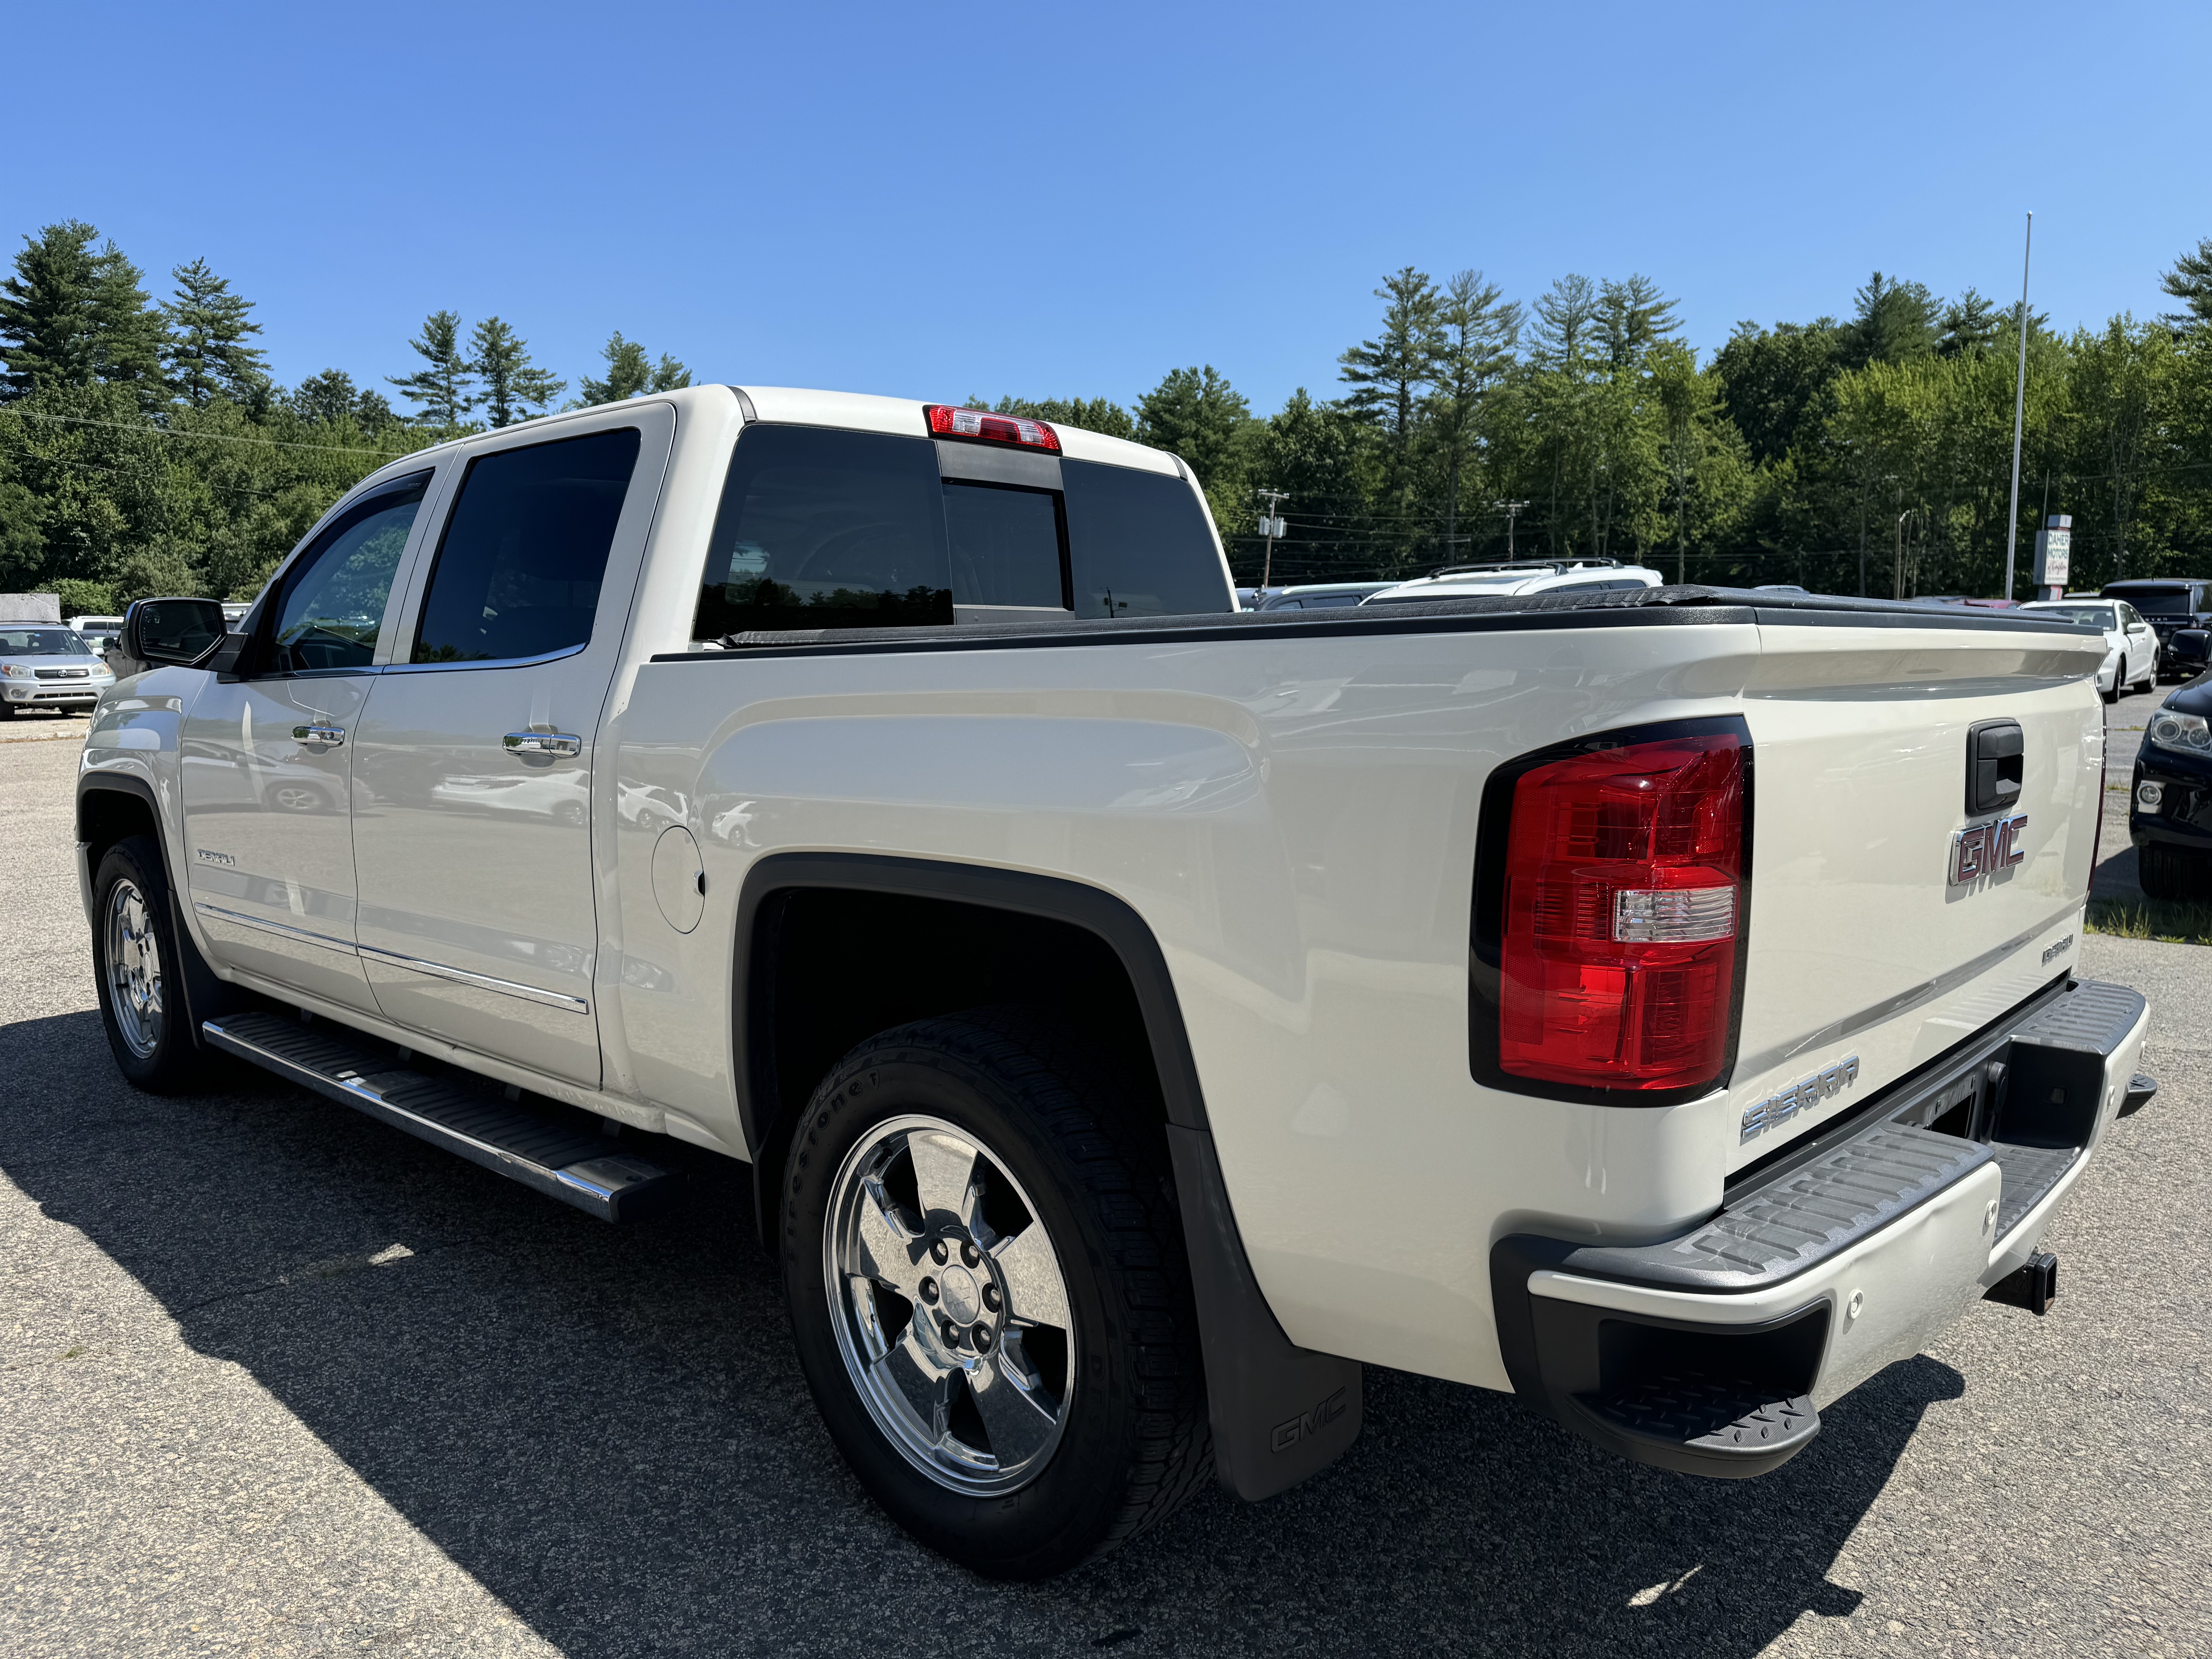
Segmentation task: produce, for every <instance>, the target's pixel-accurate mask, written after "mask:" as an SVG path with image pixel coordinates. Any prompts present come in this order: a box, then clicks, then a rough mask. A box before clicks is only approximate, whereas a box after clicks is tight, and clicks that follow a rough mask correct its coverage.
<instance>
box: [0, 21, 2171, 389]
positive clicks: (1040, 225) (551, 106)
mask: <svg viewBox="0 0 2212 1659" xmlns="http://www.w3.org/2000/svg"><path fill="white" fill-rule="evenodd" d="M9 58H10V60H11V71H10V75H9V81H10V82H11V84H10V86H9V106H10V115H9V122H8V126H9V135H10V136H9V156H8V160H7V162H6V164H5V167H4V169H0V234H4V235H5V237H6V239H7V241H8V245H9V246H20V244H18V243H16V242H15V240H14V239H15V237H16V236H17V235H19V234H21V233H22V232H25V231H29V230H32V229H33V228H36V227H37V226H39V225H40V224H43V223H46V222H49V221H52V220H54V219H58V218H64V217H70V216H75V217H79V218H84V219H89V220H91V221H92V222H94V223H95V224H97V225H98V226H99V227H100V229H101V230H102V231H104V232H106V233H107V234H111V235H112V236H113V237H114V238H115V239H116V240H118V242H119V243H120V244H121V245H122V246H123V247H124V249H125V252H128V253H129V254H130V255H131V257H132V258H134V259H136V260H137V262H138V263H139V264H141V265H142V266H143V267H144V268H145V269H146V270H147V272H148V274H149V278H154V277H161V276H162V275H163V273H166V272H167V270H168V269H169V268H170V267H171V266H172V265H174V264H178V263H179V262H180V261H183V260H185V259H189V258H192V257H193V256H195V255H204V256H205V257H206V258H207V259H208V260H209V262H210V264H213V265H214V266H215V267H216V270H219V271H221V272H222V273H223V274H224V275H226V276H228V277H229V278H230V279H231V280H232V283H233V284H234V286H235V287H236V288H237V289H239V290H240V291H241V292H243V293H245V294H246V295H248V296H249V297H251V298H252V299H253V300H255V301H257V302H258V307H259V309H258V313H257V315H258V317H259V319H260V320H261V321H262V323H263V325H264V328H265V331H266V342H265V343H266V344H267V346H268V348H269V349H270V357H271V366H272V368H274V370H275V372H276V374H277V376H278V378H279V379H280V380H285V381H287V382H291V381H295V380H299V379H300V378H301V377H302V376H304V375H307V374H312V373H313V372H315V371H317V370H319V369H321V368H325V367H327V366H337V367H339V368H345V369H346V370H348V371H349V373H351V374H354V375H355V376H356V378H357V379H362V380H369V379H373V378H377V377H381V376H383V375H386V374H402V373H404V372H406V371H407V370H408V369H409V368H410V367H411V366H412V363H411V361H410V359H411V354H410V352H409V351H408V349H407V348H406V344H405V342H406V340H407V338H408V337H409V336H410V334H412V333H413V332H414V331H416V329H418V328H419V326H420V325H421V322H422V318H423V316H424V314H425V313H428V312H429V311H431V310H433V309H436V308H439V307H451V308H453V309H455V310H458V311H459V312H460V313H462V314H463V316H464V317H465V319H468V320H470V321H471V322H473V321H474V320H476V319H478V318H481V317H483V315H485V314H486V313H498V314H500V315H501V316H503V317H505V318H506V319H507V320H508V321H509V322H511V323H513V325H515V326H516V327H517V328H519V329H520V331H522V333H523V334H524V335H525V336H526V337H527V338H528V339H529V341H530V342H531V344H532V349H533V350H534V351H535V352H536V353H537V354H538V357H539V359H540V361H541V362H545V363H546V364H547V365H548V366H550V367H551V368H553V369H554V370H555V371H556V373H559V374H564V375H566V376H568V377H569V378H570V379H571V380H574V377H575V376H576V374H578V373H579V371H586V372H589V371H592V370H593V369H595V368H596V366H597V362H598V358H597V352H598V348H599V344H600V343H602V342H603V341H604V340H605V338H606V336H607V334H608V332H609V331H610V330H612V329H616V328H619V329H621V330H622V331H623V332H624V333H626V334H627V335H629V337H632V338H634V339H637V340H641V341H642V342H643V343H645V344H646V346H647V348H648V349H650V350H652V351H653V352H655V353H658V352H660V351H664V350H666V351H672V352H674V353H675V354H676V355H677V356H679V357H680V358H682V359H683V360H684V362H687V363H689V364H690V366H691V368H692V369H693V370H694V372H695V374H697V375H698V376H699V377H700V378H702V379H707V380H751V381H755V382H758V383H763V384H798V385H809V386H833V387H838V388H843V389H848V390H854V391H870V392H888V393H892V394H895V395H902V396H910V397H922V398H959V397H964V396H967V395H969V394H970V393H973V392H981V393H984V394H986V395H988V396H996V395H999V394H1000V393H1003V392H1016V393H1020V394H1024V395H1030V396H1039V397H1042V396H1068V395H1075V396H1096V395H1102V394H1103V395H1106V396H1110V397H1113V398H1118V399H1121V400H1123V401H1127V400H1130V399H1133V398H1135V397H1136V396H1137V395H1138V394H1139V392H1142V391H1143V390H1144V389H1145V388H1146V386H1150V385H1152V383H1153V382H1155V381H1156V380H1158V378H1159V376H1160V375H1161V374H1163V373H1164V371H1165V370H1166V369H1168V368H1171V367H1173V366H1176V365H1177V364H1183V363H1194V362H1211V363H1212V364H1214V365H1216V366H1217V367H1218V368H1220V369H1221V370H1222V371H1223V372H1224V373H1225V374H1227V375H1228V376H1229V377H1230V379H1231V380H1232V381H1233V382H1234V383H1235V384H1236V385H1237V386H1238V388H1239V389H1240V390H1243V392H1246V393H1247V394H1248V395H1249V397H1250V398H1252V400H1253V403H1254V405H1255V409H1257V410H1260V411H1261V412H1266V411H1267V410H1272V409H1273V408H1275V407H1277V406H1279V404H1280V403H1281V401H1282V399H1283V398H1285V396H1286V395H1288V394H1289V392H1291V390H1292V388H1293V387H1295V386H1299V385H1301V384H1303V385H1306V386H1311V387H1312V388H1313V389H1314V390H1315V391H1316V392H1325V391H1326V390H1327V389H1328V388H1329V387H1331V386H1334V380H1335V359H1336V356H1337V354H1338V353H1339V352H1340V350H1341V349H1343V348H1344V347H1345V346H1346V344H1348V343H1352V341H1354V340H1356V339H1358V337H1360V336H1361V335H1363V334H1364V333H1368V332H1371V331H1372V329H1373V326H1374V321H1375V317H1376V311H1377V304H1376V301H1374V300H1373V299H1372V298H1371V297H1370V290H1371V289H1373V288H1374V287H1375V286H1376V283H1377V281H1378V280H1379V279H1380V277H1381V276H1383V273H1384V272H1385V271H1387V270H1392V269H1395V267H1397V266H1399V265H1401V264H1415V265H1418V266H1419V267H1420V268H1422V269H1423V270H1428V271H1431V272H1432V273H1435V274H1437V276H1443V275H1444V274H1445V273H1448V272H1449V271H1452V270H1458V269H1461V268H1462V267H1467V266H1475V267H1480V268H1481V269H1483V270H1486V271H1487V272H1488V273H1489V275H1490V276H1492V278H1494V279H1496V280H1497V281H1498V282H1499V283H1502V284H1503V285H1504V287H1505V289H1507V291H1508V292H1509V293H1510V294H1512V295H1516V296H1517V297H1520V298H1522V299H1524V300H1525V299H1529V298H1533V297H1534V295H1536V294H1537V293H1539V292H1541V289H1543V288H1544V287H1545V286H1546V284H1547V283H1549V282H1551V281H1552V280H1553V278H1554V277H1556V276H1559V275H1560V274H1561V273H1563V272H1565V271H1571V270H1574V271H1582V272H1584V273H1586V274H1588V275H1589V276H1625V275H1626V274H1628V273H1629V272H1631V271H1639V270H1640V271H1643V272H1644V273H1646V274H1648V275H1650V276H1652V277H1654V278H1655V279H1656V280H1657V281H1658V283H1660V284H1661V286H1662V288H1663V289H1665V290H1666V291H1667V292H1668V293H1669V294H1671V295H1676V296H1678V298H1679V299H1680V304H1681V314H1682V316H1683V319H1684V320H1685V322H1686V325H1687V326H1688V331H1689V335H1690V337H1691V339H1692V342H1693V343H1696V344H1697V345H1698V346H1699V347H1700V348H1701V349H1704V350H1706V351H1711V349H1713V348H1715V347H1717V345H1719V344H1720V343H1721V342H1722V341H1723V340H1724V339H1725V338H1726V337H1727V335H1728V331H1729V328H1730V326H1731V325H1733V324H1734V323H1735V321H1736V320H1738V319H1742V318H1753V319H1758V320H1759V321H1762V322H1768V321H1772V320H1773V319H1778V318H1786V319H1805V318H1810V317H1812V316H1815V315H1818V314H1820V313H1823V312H1828V313H1844V312H1847V311H1848V310H1849V308H1850V296H1851V290H1852V289H1854V288H1855V287H1856V286H1857V285H1858V284H1859V283H1863V281H1865V279H1866V276H1867V274H1868V273H1869V271H1870V270H1875V269H1876V268H1880V269H1881V270H1886V271H1891V272H1895V273H1900V274H1903V275H1905V276H1913V277H1917V278H1919V279H1920V280H1922V281H1923V282H1926V283H1929V285H1930V286H1931V287H1933V288H1934V289H1936V290H1937V291H1938V292H1939V293H1944V294H1948V293H1951V292H1954V291H1955V290H1957V289H1960V287H1963V286H1964V285H1966V284H1968V283H1972V284H1974V285H1975V286H1977V287H1978V288H1980V289H1982V290H1983V291H1984V292H1985V293H1989V294H1991V295H1995V296H1996V297H1997V298H1998V299H1999V300H2000V301H2005V302H2007V303H2009V302H2010V301H2012V300H2013V299H2015V298H2016V297H2017V295H2018V293H2019V283H2020V256H2021V213H2022V211H2023V210H2026V209H2029V208H2033V209H2034V210H2035V211H2036V250H2035V252H2036V258H2035V273H2034V292H2033V301H2034V303H2035V305H2036V306H2037V307H2038V308H2039V309H2041V310H2045V311H2047V312H2049V313H2051V318H2052V319H2053V320H2054V321H2055V322H2057V323H2058V324H2059V325H2063V326H2070V325H2075V324H2078V323H2095V322H2100V321H2102V320H2103V319H2105V318H2106V317H2107V316H2109V315H2110V314H2111V313H2113V312H2115V311H2118V310H2122V309H2132V310H2134V311H2135V312H2136V313H2137V314H2138V315H2145V314H2151V313H2155V312H2156V311H2158V310H2159V309H2160V296H2159V295H2158V291H2157V275H2158V273H2159V271H2160V270H2163V269H2164V268H2165V267H2166V265H2168V264H2170V263H2171V262H2172V258H2173V257H2174V255H2175V254H2176V253H2177V252H2180V251H2181V250H2183V249H2185V248H2189V247H2193V246H2195V245H2196V243H2197V240H2198V239H2199V238H2200V237H2203V236H2206V235H2212V199H2208V197H2212V168H2208V167H2207V163H2206V155H2207V150H2206V146H2205V143H2204V141H2203V109H2202V99H2203V70H2204V66H2205V64H2208V63H2212V8H2206V7H2203V6H2202V5H2198V6H2195V7H2189V6H2182V5H2165V6H2153V5H2129V4H2112V3H2106V4H2102V5H2100V6H2095V7H2087V6H2081V5H2079V4H2078V3H2077V4H2071V5H2064V6H2060V5H2042V4H2028V5H2006V6H1996V5H1986V6H1957V7H1944V6H1935V5H1925V4H1922V5H1890V4H1877V3H1862V4H1857V5H1850V6H1828V7H1817V8H1816V7H1809V6H1795V7H1793V6H1788V5H1776V4H1771V3H1769V4H1765V5H1705V6H1692V5H1680V4H1678V5H1674V6H1671V7H1669V6H1651V5H1641V6H1626V5H1589V4H1581V5H1577V4H1559V3H1554V4H1549V5H1519V6H1510V7H1509V6H1494V5H1492V6H1456V7H1455V6H1443V5H1382V4H1371V3H1370V4H1365V5H1337V6H1297V5H1285V6H1279V7H1272V8H1260V7H1232V6H1207V5H1203V4H1185V5H1176V6H1160V5H1152V4H1149V3H1122V4H1118V5H1115V6H1112V7H1097V6H1068V5H1065V4H1039V5H1035V6H1030V7H1024V6H1022V5H1019V4H1012V3H1000V4H996V5H989V6H982V5H963V4H937V5H912V4H908V5H899V6H877V5H872V4H866V3H850V4H845V5H841V6H834V7H833V6H817V7H806V6H793V5H788V4H785V5H778V6H750V5H728V6H714V7H706V6H702V7H680V6H669V7H653V6H630V7H620V6H608V5H597V6H591V7H562V6H557V5H539V6H534V7H529V8H524V7H477V6H469V5H465V4H446V5H440V6H424V5H415V4H407V3H400V4H395V5H388V6H385V7H380V8H349V9H343V10H340V9H334V8H319V7H305V6H297V5H293V6H286V7H281V8H280V7H268V8H224V7H221V6H203V7H195V8H177V7H173V6H162V7H155V6H144V5H134V4H127V3H126V4H120V5H115V6H110V7H105V8H97V9H94V8H78V7H67V6H46V7H40V8H36V9H21V10H18V11H16V12H15V13H14V14H13V15H12V19H11V21H10V24H9ZM153 285H154V286H155V287H156V288H157V289H159V290H161V291H163V292H166V290H167V282H166V280H165V279H163V280H161V281H158V282H156V283H154V284H153Z"/></svg>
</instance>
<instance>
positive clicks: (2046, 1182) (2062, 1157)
mask: <svg viewBox="0 0 2212 1659" xmlns="http://www.w3.org/2000/svg"><path fill="white" fill-rule="evenodd" d="M1992 1150H1994V1151H1995V1152H1996V1159H1997V1168H1999V1169H2000V1170H2003V1171H2004V1197H2003V1198H2002V1200H2001V1201H2000V1203H1999V1205H1998V1208H1997V1239H1996V1242H1997V1243H2000V1244H2002V1243H2004V1242H2005V1237H2006V1235H2007V1234H2008V1233H2010V1232H2011V1231H2012V1230H2013V1229H2014V1228H2015V1227H2017V1226H2018V1225H2020V1223H2021V1218H2022V1217H2024V1216H2026V1215H2027V1212H2029V1211H2030V1210H2032V1209H2033V1208H2034V1207H2035V1206H2037V1205H2039V1204H2040V1203H2042V1202H2043V1200H2044V1197H2045V1194H2048V1193H2049V1192H2050V1191H2051V1188H2053V1187H2056V1186H2057V1184H2058V1183H2059V1182H2060V1180H2061V1179H2062V1178H2063V1176H2065V1174H2066V1172H2067V1171H2068V1170H2070V1169H2072V1168H2073V1167H2074V1166H2075V1164H2078V1163H2079V1162H2081V1148H2080V1147H2079V1146H2013V1145H2012V1144H2010V1143H2009V1142H2007V1141H1999V1142H1998V1143H1997V1144H1996V1146H1995V1147H1994V1148H1993V1149H1992Z"/></svg>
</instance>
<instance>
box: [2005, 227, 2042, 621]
mask: <svg viewBox="0 0 2212 1659" xmlns="http://www.w3.org/2000/svg"><path fill="white" fill-rule="evenodd" d="M2034 251H2035V215H2034V214H2033V213H2031V214H2029V215H2028V216H2027V240H2025V241H2023V242H2022V243H2021V250H2020V372H2019V373H2018V374H2016V375H2015V377H2014V379H2013V387H2012V516H2011V517H2010V518H2008V519H2007V520H2005V591H2004V596H2005V598H2007V599H2010V598H2011V597H2012V567H2013V560H2014V556H2015V549H2016V548H2017V546H2018V544H2019V541H2020V428H2021V417H2022V416H2025V415H2026V413H2027V261H2028V256H2029V255H2030V254H2032V253H2033V252H2034Z"/></svg>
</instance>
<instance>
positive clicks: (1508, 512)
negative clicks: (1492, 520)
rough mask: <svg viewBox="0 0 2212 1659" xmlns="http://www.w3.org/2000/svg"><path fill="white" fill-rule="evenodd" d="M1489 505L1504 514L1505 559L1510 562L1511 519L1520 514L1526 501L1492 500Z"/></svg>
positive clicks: (1511, 547)
mask: <svg viewBox="0 0 2212 1659" xmlns="http://www.w3.org/2000/svg"><path fill="white" fill-rule="evenodd" d="M1491 505H1492V507H1496V508H1497V509H1498V511H1499V512H1500V513H1504V515H1505V559H1506V562H1507V563H1509V564H1510V563H1511V562H1512V561H1513V521H1514V520H1516V519H1517V518H1519V517H1520V516H1521V509H1522V507H1526V506H1528V502H1526V501H1492V502H1491Z"/></svg>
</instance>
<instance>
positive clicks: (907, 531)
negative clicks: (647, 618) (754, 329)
mask: <svg viewBox="0 0 2212 1659" xmlns="http://www.w3.org/2000/svg"><path fill="white" fill-rule="evenodd" d="M1054 603H1055V604H1056V603H1058V600H1057V598H1056V597H1055V599H1054ZM951 620H952V573H951V562H950V559H949V557H948V556H947V553H946V549H945V505H944V501H943V499H942V491H941V487H940V485H939V482H938V476H937V450H936V447H935V446H934V445H933V444H932V443H931V442H930V441H929V440H928V439H927V438H918V437H917V438H896V437H890V436H887V435H884V434H881V433H873V432H836V431H829V430H824V429H823V428H814V427H801V426H748V427H747V428H745V430H744V434H743V435H741V436H740V437H739V438H738V447H737V449H736V451H735V452H734V453H732V455H731V458H730V473H729V478H728V481H727V482H726V483H725V484H724V485H723V487H722V504H721V507H720V510H719V511H718V512H717V513H715V515H714V538H713V539H712V540H711V541H710V542H709V543H708V548H707V568H706V571H705V574H703V575H702V578H701V580H700V587H699V607H698V610H697V611H696V613H695V617H694V620H693V623H692V629H691V637H692V638H694V639H696V640H715V639H720V638H721V637H722V636H723V635H726V634H742V633H746V632H749V631H754V630H764V629H813V628H908V627H912V626H915V624H917V623H950V622H951Z"/></svg>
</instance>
